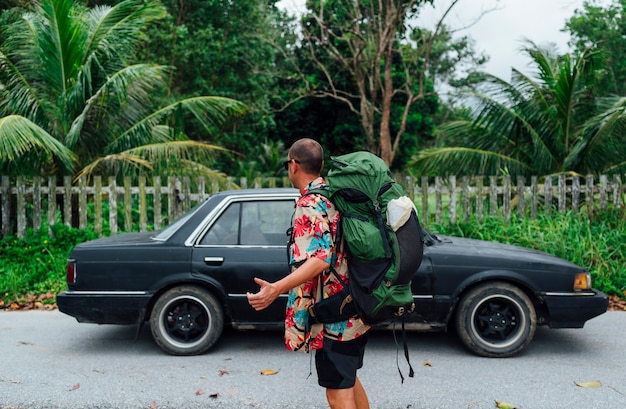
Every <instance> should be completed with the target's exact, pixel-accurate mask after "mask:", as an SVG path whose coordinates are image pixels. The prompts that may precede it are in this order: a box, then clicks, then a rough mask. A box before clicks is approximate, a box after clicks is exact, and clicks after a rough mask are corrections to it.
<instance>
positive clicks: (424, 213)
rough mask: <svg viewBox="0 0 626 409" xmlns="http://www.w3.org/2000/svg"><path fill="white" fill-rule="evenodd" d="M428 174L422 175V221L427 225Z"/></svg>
mask: <svg viewBox="0 0 626 409" xmlns="http://www.w3.org/2000/svg"><path fill="white" fill-rule="evenodd" d="M428 216H429V215H428V176H422V214H421V215H420V217H421V220H422V223H423V224H424V225H428Z"/></svg>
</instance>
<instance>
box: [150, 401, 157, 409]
mask: <svg viewBox="0 0 626 409" xmlns="http://www.w3.org/2000/svg"><path fill="white" fill-rule="evenodd" d="M150 409H156V402H155V401H152V402H150Z"/></svg>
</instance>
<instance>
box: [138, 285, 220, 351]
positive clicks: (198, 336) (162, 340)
mask: <svg viewBox="0 0 626 409" xmlns="http://www.w3.org/2000/svg"><path fill="white" fill-rule="evenodd" d="M150 329H151V331H152V337H153V338H154V341H155V342H156V344H157V345H158V346H159V347H160V348H161V349H162V350H163V351H165V352H167V353H168V354H171V355H199V354H202V353H204V352H206V351H207V350H209V349H210V348H211V347H212V346H213V345H214V344H215V343H216V342H217V340H218V339H219V337H220V335H221V334H222V330H223V329H224V312H223V310H222V306H221V305H220V303H219V302H218V301H217V300H216V299H215V297H214V296H213V295H212V294H211V293H209V292H208V291H206V290H204V289H202V288H199V287H193V286H181V287H176V288H172V289H171V290H169V291H167V292H165V293H163V295H161V296H160V297H159V298H158V300H157V301H156V303H155V304H154V307H153V308H152V313H151V314H150Z"/></svg>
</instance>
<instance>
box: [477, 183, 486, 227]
mask: <svg viewBox="0 0 626 409" xmlns="http://www.w3.org/2000/svg"><path fill="white" fill-rule="evenodd" d="M483 181H484V178H483V177H482V176H476V220H478V222H479V223H481V222H482V221H483V216H484V214H483V212H484V211H485V209H484V206H483V204H484V203H483Z"/></svg>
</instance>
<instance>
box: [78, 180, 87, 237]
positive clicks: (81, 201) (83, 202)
mask: <svg viewBox="0 0 626 409" xmlns="http://www.w3.org/2000/svg"><path fill="white" fill-rule="evenodd" d="M78 188H79V190H78V227H79V228H80V229H86V228H87V178H86V177H85V176H83V177H81V178H80V179H79V180H78Z"/></svg>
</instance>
